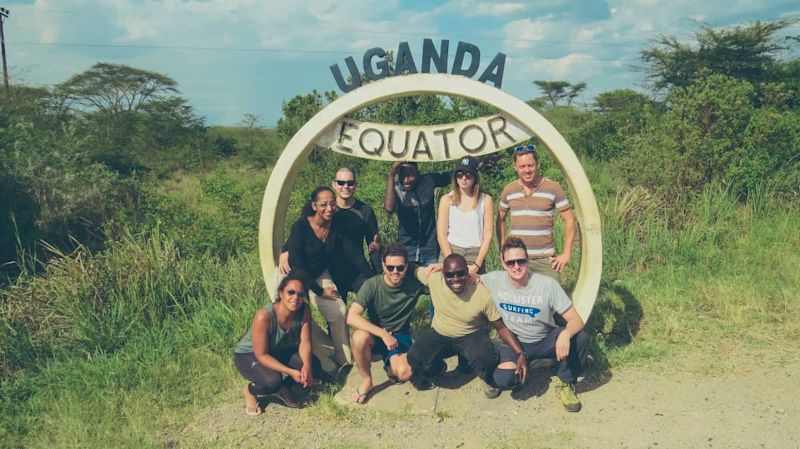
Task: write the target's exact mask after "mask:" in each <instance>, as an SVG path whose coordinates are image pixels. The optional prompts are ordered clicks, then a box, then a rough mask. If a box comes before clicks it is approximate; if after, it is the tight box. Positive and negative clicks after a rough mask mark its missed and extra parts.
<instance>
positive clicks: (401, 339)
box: [372, 332, 412, 366]
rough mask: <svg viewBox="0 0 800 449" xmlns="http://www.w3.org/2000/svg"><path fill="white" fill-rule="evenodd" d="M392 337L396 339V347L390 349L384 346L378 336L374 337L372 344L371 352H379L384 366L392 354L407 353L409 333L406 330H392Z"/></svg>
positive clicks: (387, 364) (410, 341)
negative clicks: (373, 343)
mask: <svg viewBox="0 0 800 449" xmlns="http://www.w3.org/2000/svg"><path fill="white" fill-rule="evenodd" d="M392 337H394V338H395V339H397V347H396V348H394V349H392V350H391V351H390V350H389V349H387V348H386V345H385V344H383V340H382V339H380V338H378V337H375V345H373V346H372V353H373V354H380V355H381V358H382V359H383V363H384V364H385V365H386V366H389V359H391V358H392V357H393V356H396V355H400V354H405V353H407V352H408V348H410V347H411V343H412V340H411V334H409V333H406V332H394V333H392Z"/></svg>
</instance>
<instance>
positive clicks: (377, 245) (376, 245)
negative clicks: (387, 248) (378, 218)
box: [367, 234, 381, 252]
mask: <svg viewBox="0 0 800 449" xmlns="http://www.w3.org/2000/svg"><path fill="white" fill-rule="evenodd" d="M367 248H368V249H369V251H370V252H374V251H380V250H381V240H380V237H378V234H375V237H373V238H372V241H371V242H369V245H367Z"/></svg>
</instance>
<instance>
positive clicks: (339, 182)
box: [336, 179, 356, 187]
mask: <svg viewBox="0 0 800 449" xmlns="http://www.w3.org/2000/svg"><path fill="white" fill-rule="evenodd" d="M336 185H338V186H339V187H344V186H347V187H353V186H354V185H356V181H355V180H353V179H349V180H346V181H345V180H341V179H337V180H336Z"/></svg>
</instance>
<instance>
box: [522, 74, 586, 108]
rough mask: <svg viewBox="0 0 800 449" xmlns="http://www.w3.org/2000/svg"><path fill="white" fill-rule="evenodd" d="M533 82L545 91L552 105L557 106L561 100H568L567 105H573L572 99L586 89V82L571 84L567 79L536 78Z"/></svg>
mask: <svg viewBox="0 0 800 449" xmlns="http://www.w3.org/2000/svg"><path fill="white" fill-rule="evenodd" d="M533 84H535V85H537V86H539V89H541V91H542V93H544V95H545V97H546V98H547V101H549V102H550V106H554V107H555V106H557V105H558V102H559V101H561V100H566V102H567V106H570V105H572V101H573V100H575V98H577V97H578V95H580V94H581V93H582V92H583V91H584V90H586V83H584V82H580V83H575V84H571V83H569V82H567V81H545V80H536V81H534V82H533Z"/></svg>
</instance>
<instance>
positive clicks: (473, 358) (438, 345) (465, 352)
mask: <svg viewBox="0 0 800 449" xmlns="http://www.w3.org/2000/svg"><path fill="white" fill-rule="evenodd" d="M455 354H458V355H459V356H460V357H464V358H465V359H466V360H467V362H468V363H469V366H470V368H472V371H473V372H475V374H477V375H478V377H480V378H481V379H483V380H484V381H485V382H487V383H491V381H492V372H494V369H495V367H496V366H497V352H496V351H495V349H494V345H493V344H492V341H491V340H490V339H489V334H488V333H487V332H486V330H485V329H481V330H478V331H475V332H473V333H471V334H469V335H465V336H463V337H456V338H453V337H445V336H444V335H440V334H439V333H438V332H436V331H435V330H433V329H427V330H426V331H425V332H423V333H422V335H420V337H419V338H418V339H416V340H415V341H414V344H413V345H411V349H409V350H408V364H409V365H411V368H412V369H413V370H414V374H415V375H421V376H426V377H427V376H431V375H433V374H436V372H437V370H436V368H437V367H440V366H441V365H442V363H443V359H444V358H445V357H449V356H452V355H455Z"/></svg>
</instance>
